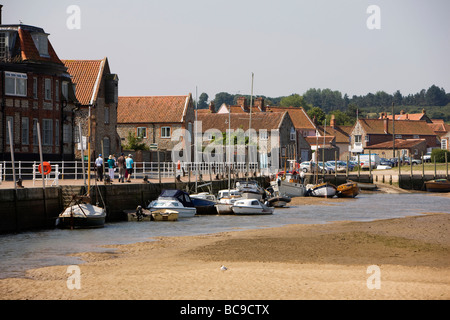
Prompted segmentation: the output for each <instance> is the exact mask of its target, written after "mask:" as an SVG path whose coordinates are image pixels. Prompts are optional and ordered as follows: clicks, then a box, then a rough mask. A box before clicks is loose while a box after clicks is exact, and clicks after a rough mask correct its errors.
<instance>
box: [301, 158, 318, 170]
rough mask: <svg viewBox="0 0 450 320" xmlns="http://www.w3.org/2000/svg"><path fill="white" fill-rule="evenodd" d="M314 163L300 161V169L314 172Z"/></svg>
mask: <svg viewBox="0 0 450 320" xmlns="http://www.w3.org/2000/svg"><path fill="white" fill-rule="evenodd" d="M315 165H316V164H315V163H314V162H312V161H303V162H302V163H300V170H302V171H303V172H305V173H306V172H314V168H315Z"/></svg>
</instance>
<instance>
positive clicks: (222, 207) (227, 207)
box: [215, 203, 234, 215]
mask: <svg viewBox="0 0 450 320" xmlns="http://www.w3.org/2000/svg"><path fill="white" fill-rule="evenodd" d="M215 207H216V211H217V214H221V215H224V214H234V212H233V209H232V207H233V205H232V204H231V203H217V204H216V205H215Z"/></svg>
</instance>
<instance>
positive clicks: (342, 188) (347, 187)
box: [336, 182, 359, 198]
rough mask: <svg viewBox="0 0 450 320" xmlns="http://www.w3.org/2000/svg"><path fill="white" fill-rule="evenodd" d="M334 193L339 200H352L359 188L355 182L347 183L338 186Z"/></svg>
mask: <svg viewBox="0 0 450 320" xmlns="http://www.w3.org/2000/svg"><path fill="white" fill-rule="evenodd" d="M336 191H337V192H336V195H337V196H338V197H339V198H354V197H356V196H357V195H358V194H359V187H358V184H357V183H356V182H347V183H344V184H341V185H339V186H338V187H337V188H336Z"/></svg>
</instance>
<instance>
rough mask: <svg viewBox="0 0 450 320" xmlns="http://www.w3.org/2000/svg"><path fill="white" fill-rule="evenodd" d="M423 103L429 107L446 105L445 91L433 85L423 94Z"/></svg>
mask: <svg viewBox="0 0 450 320" xmlns="http://www.w3.org/2000/svg"><path fill="white" fill-rule="evenodd" d="M425 102H426V104H427V105H429V106H445V105H446V104H447V95H446V94H445V90H444V89H442V88H441V89H439V88H438V87H437V86H435V85H434V84H433V85H432V86H431V87H430V88H428V90H427V92H426V93H425Z"/></svg>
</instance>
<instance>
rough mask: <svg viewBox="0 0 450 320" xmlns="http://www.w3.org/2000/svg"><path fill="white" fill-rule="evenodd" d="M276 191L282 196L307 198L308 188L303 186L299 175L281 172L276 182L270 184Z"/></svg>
mask: <svg viewBox="0 0 450 320" xmlns="http://www.w3.org/2000/svg"><path fill="white" fill-rule="evenodd" d="M270 185H271V187H272V188H273V190H274V191H276V192H278V194H280V195H284V196H288V197H290V198H292V197H303V196H305V192H306V188H305V186H304V185H303V184H302V182H301V179H300V176H299V174H298V173H297V172H296V171H294V172H287V173H286V174H284V172H279V173H278V174H277V177H276V178H275V180H273V181H271V182H270Z"/></svg>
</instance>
